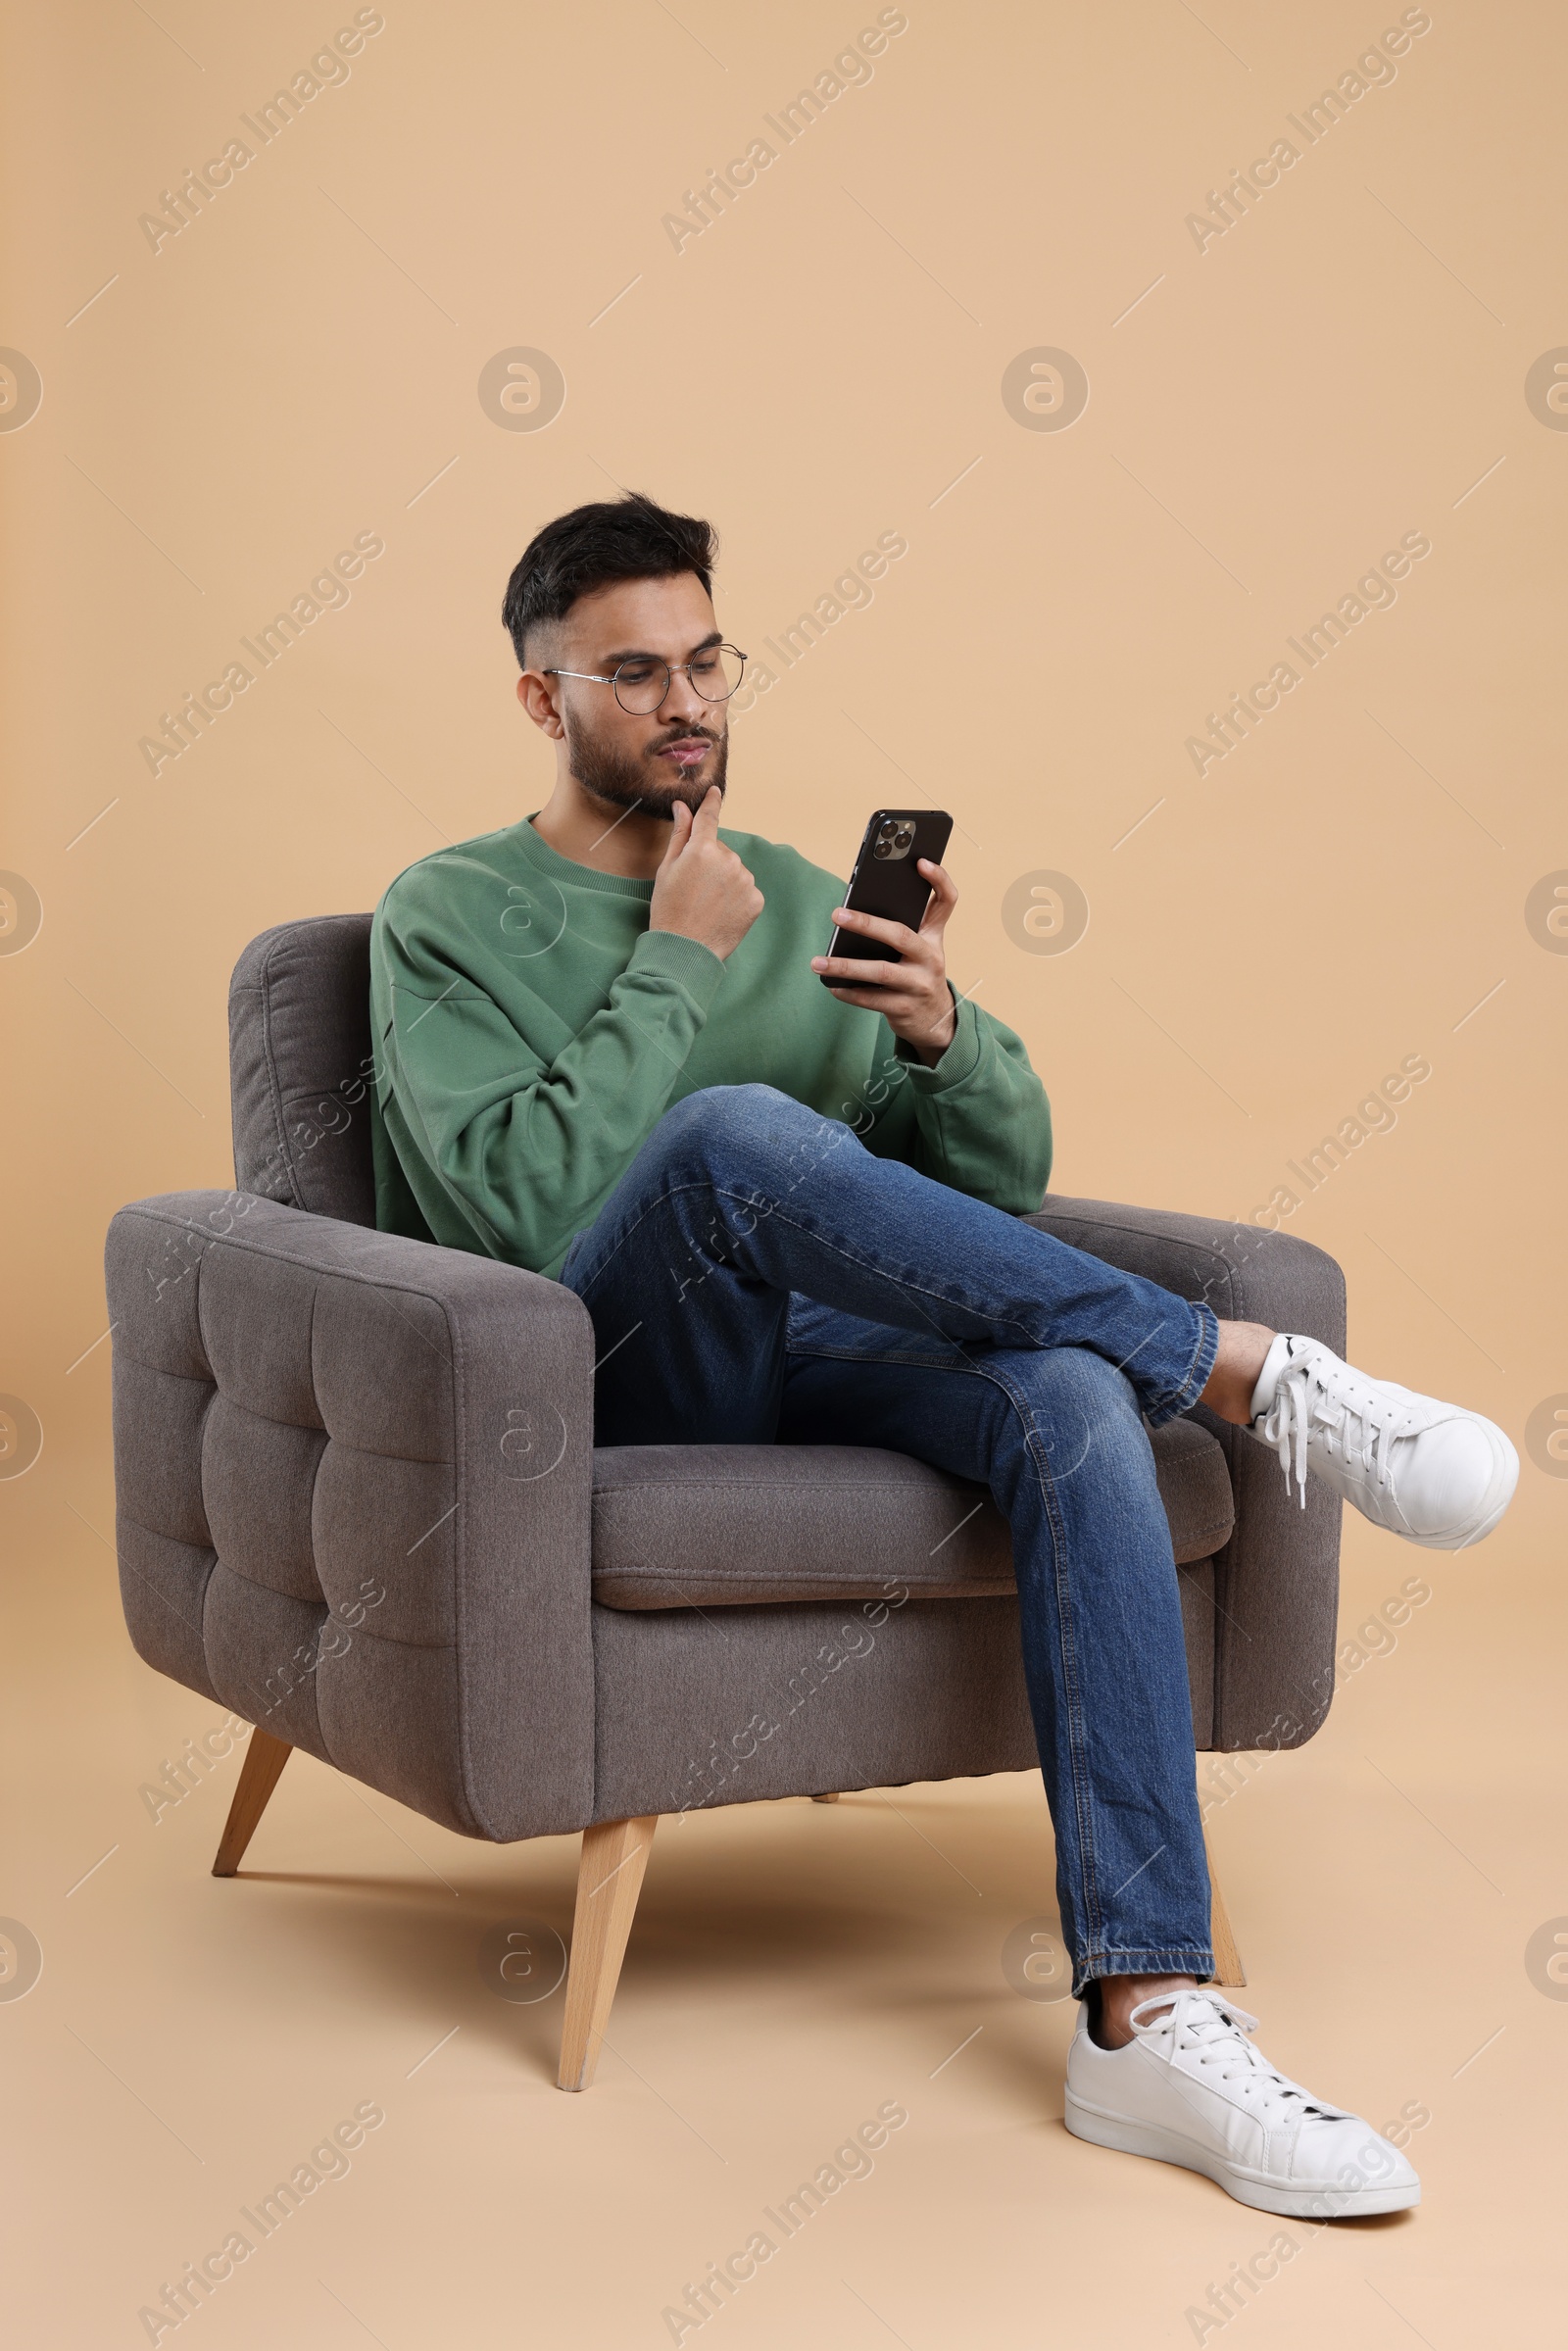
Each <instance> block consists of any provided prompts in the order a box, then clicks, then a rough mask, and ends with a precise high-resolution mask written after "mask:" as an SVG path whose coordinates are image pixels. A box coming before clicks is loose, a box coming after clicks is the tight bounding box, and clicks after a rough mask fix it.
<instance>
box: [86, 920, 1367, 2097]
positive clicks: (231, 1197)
mask: <svg viewBox="0 0 1568 2351" xmlns="http://www.w3.org/2000/svg"><path fill="white" fill-rule="evenodd" d="M368 942H369V917H368V916H367V915H342V916H328V917H323V918H319V919H316V920H312V921H301V922H293V923H287V924H284V925H282V926H280V927H279V928H278V929H275V930H272V931H269V932H267V933H265V934H264V935H263V936H262V937H261V938H260V939H258V940H256V941H255V942H254V943H253V944H252V945H251V946H250V947H249V948H248V949H247V950H246V951H245V954H244V955H242V957H241V958H240V961H239V964H238V967H237V968H236V971H235V974H234V980H233V986H232V990H231V994H230V1007H229V1008H230V1061H231V1078H232V1091H233V1110H234V1157H235V1181H236V1189H235V1190H234V1191H233V1192H231V1193H221V1192H183V1193H172V1194H168V1195H165V1196H163V1197H162V1198H158V1199H153V1200H141V1201H138V1202H136V1203H134V1204H133V1205H131V1206H128V1207H126V1208H123V1209H122V1210H121V1211H120V1213H119V1214H118V1215H117V1216H116V1217H115V1219H114V1222H113V1224H112V1226H111V1228H110V1233H109V1239H108V1246H107V1252H106V1278H107V1288H108V1296H109V1308H110V1319H111V1321H112V1323H113V1325H114V1343H113V1344H114V1420H115V1476H116V1488H117V1516H118V1540H119V1551H120V1561H121V1581H122V1590H123V1599H124V1607H125V1615H126V1622H127V1625H128V1627H129V1631H130V1635H131V1639H132V1641H134V1643H135V1646H136V1648H137V1650H138V1652H139V1653H140V1655H141V1656H142V1657H143V1658H145V1659H146V1660H147V1662H148V1663H149V1664H151V1665H153V1666H154V1667H156V1668H157V1669H158V1670H159V1671H160V1672H163V1673H166V1674H169V1675H170V1676H172V1678H173V1679H174V1680H175V1681H177V1682H180V1683H182V1684H184V1685H185V1686H186V1687H187V1688H189V1689H192V1690H200V1691H202V1692H203V1693H204V1694H205V1695H206V1696H208V1697H210V1698H212V1699H214V1700H215V1701H216V1702H218V1703H220V1704H221V1705H223V1706H226V1707H228V1708H230V1709H232V1710H233V1711H234V1712H235V1713H237V1714H239V1715H240V1716H241V1717H243V1718H244V1719H245V1720H247V1721H249V1722H251V1723H253V1724H254V1725H255V1726H256V1728H255V1730H254V1732H253V1734H252V1738H251V1740H250V1743H249V1747H248V1751H247V1755H246V1760H245V1765H244V1769H243V1772H242V1775H241V1780H240V1785H239V1788H238V1789H237V1791H236V1794H235V1798H234V1808H233V1811H232V1813H231V1816H230V1820H229V1824H228V1828H227V1829H226V1830H225V1833H224V1839H223V1844H222V1846H221V1849H220V1854H219V1859H218V1862H217V1864H216V1870H217V1874H219V1875H221V1876H230V1875H232V1874H233V1873H234V1871H235V1870H236V1869H237V1867H238V1862H239V1859H240V1857H241V1855H242V1854H243V1852H244V1850H245V1846H246V1844H247V1842H248V1841H249V1838H250V1836H251V1835H252V1833H253V1832H254V1829H255V1827H256V1823H257V1821H258V1820H259V1819H260V1816H261V1812H262V1810H263V1808H264V1806H265V1804H266V1802H267V1799H268V1797H269V1795H270V1792H271V1789H272V1787H273V1786H274V1785H275V1783H276V1780H277V1777H278V1774H279V1772H280V1771H281V1769H282V1766H283V1764H284V1763H285V1762H286V1760H287V1758H288V1755H289V1754H290V1752H291V1751H292V1750H293V1749H294V1748H295V1747H302V1748H304V1749H305V1750H306V1751H307V1752H308V1753H310V1754H313V1755H316V1756H317V1757H319V1759H320V1760H321V1761H322V1762H324V1763H328V1764H330V1765H332V1766H333V1767H334V1768H335V1769H337V1770H340V1771H343V1772H347V1773H348V1774H350V1775H351V1776H352V1777H354V1778H356V1779H358V1780H361V1781H363V1782H364V1783H365V1784H366V1785H367V1786H368V1787H370V1788H377V1789H379V1790H381V1791H382V1792H383V1793H384V1794H386V1795H389V1796H392V1797H395V1798H396V1799H397V1800H398V1801H399V1802H401V1803H405V1804H408V1805H410V1806H411V1807H413V1808H414V1809H415V1810H417V1811H419V1812H422V1813H424V1814H425V1815H426V1816H427V1817H428V1818H429V1819H431V1820H434V1821H438V1822H440V1823H441V1824H442V1825H443V1826H444V1827H446V1828H449V1829H453V1830H456V1831H458V1832H459V1833H461V1834H463V1835H466V1836H470V1837H485V1838H488V1839H492V1840H495V1841H501V1842H506V1841H512V1840H515V1839H519V1838H523V1837H539V1836H548V1835H559V1834H561V1833H562V1832H564V1831H572V1830H582V1831H584V1833H585V1836H584V1851H583V1863H582V1870H581V1876H580V1881H579V1888H578V1905H577V1920H576V1927H575V1930H574V1935H573V1944H572V1960H571V1968H570V1973H569V1975H568V1980H567V1998H566V2020H565V2033H564V2047H563V2059H562V2076H561V2079H562V2083H563V2086H564V2087H586V2086H587V2083H588V2082H589V2081H590V2080H591V2078H592V2072H593V2066H594V2062H595V2058H596V2055H597V2049H598V2045H599V2039H600V2036H601V2034H602V2033H603V2030H604V2027H605V2024H606V2021H607V2018H608V2013H609V2005H610V2000H611V1998H612V1997H613V1989H614V1984H615V1979H616V1976H617V1974H618V1969H619V1965H620V1958H621V1954H622V1952H623V1950H624V1947H625V1942H626V1937H627V1934H628V1933H629V1930H630V1925H631V1919H632V1914H633V1911H634V1908H635V1903H636V1897H637V1891H638V1888H639V1886H640V1884H641V1879H642V1874H643V1868H644V1865H645V1862H646V1858H647V1852H648V1848H649V1845H650V1843H651V1840H652V1836H653V1830H654V1826H655V1824H656V1822H657V1819H658V1817H659V1815H660V1814H662V1813H670V1812H679V1811H682V1810H685V1809H689V1808H691V1807H692V1806H694V1805H712V1804H721V1803H741V1802H752V1801H757V1800H759V1799H762V1798H777V1797H784V1796H799V1795H814V1796H820V1797H830V1796H834V1795H837V1794H838V1793H839V1792H840V1791H841V1790H845V1789H852V1788H872V1787H886V1786H893V1785H897V1784H901V1783H905V1782H909V1781H915V1780H938V1779H948V1778H954V1777H958V1776H971V1775H979V1774H985V1773H990V1772H1000V1771H1019V1770H1025V1769H1030V1768H1036V1755H1035V1745H1034V1738H1033V1732H1032V1728H1031V1723H1030V1717H1029V1709H1028V1703H1027V1698H1026V1695H1025V1690H1024V1682H1023V1673H1022V1667H1021V1663H1020V1660H1019V1653H1018V1630H1017V1603H1016V1597H1015V1593H1014V1585H1013V1577H1012V1567H1011V1560H1010V1554H1009V1548H1008V1541H1007V1531H1006V1527H1005V1523H1004V1521H1003V1520H1002V1518H1001V1517H1000V1515H999V1514H998V1512H997V1510H996V1508H995V1506H994V1504H993V1503H992V1502H991V1500H990V1498H989V1496H988V1495H987V1494H985V1492H984V1490H983V1489H981V1488H978V1487H970V1486H967V1485H965V1484H963V1483H962V1482H960V1481H957V1480H955V1479H951V1478H948V1477H945V1476H944V1475H942V1474H941V1473H940V1472H938V1471H936V1470H933V1469H930V1468H928V1467H926V1466H925V1465H924V1464H922V1463H919V1462H916V1461H913V1460H911V1459H909V1458H907V1456H905V1455H902V1454H898V1453H892V1452H887V1451H883V1450H880V1449H877V1448H873V1447H868V1446H856V1445H845V1446H824V1445H800V1446H795V1445H686V1446H659V1445H625V1446H613V1447H599V1448H596V1447H595V1445H594V1443H593V1360H594V1349H593V1333H592V1327H591V1324H590V1322H589V1318H588V1315H587V1312H586V1310H585V1308H584V1307H583V1306H582V1304H581V1303H580V1301H579V1300H578V1299H577V1298H575V1297H574V1296H573V1294H572V1293H571V1292H569V1291H568V1290H566V1289H564V1288H563V1287H562V1285H561V1284H559V1283H556V1282H552V1281H548V1280H546V1279H545V1278H544V1277H542V1276H540V1275H538V1274H533V1273H528V1272H524V1271H522V1270H521V1269H520V1268H518V1267H515V1266H510V1265H502V1264H497V1263H494V1262H492V1261H491V1260H489V1259H487V1258H483V1257H479V1256H476V1255H470V1254H468V1253H466V1252H464V1251H459V1250H453V1249H440V1248H437V1247H435V1246H434V1245H432V1244H430V1243H426V1242H419V1241H412V1240H406V1239H403V1238H401V1237H398V1236H395V1235H391V1234H382V1233H378V1232H376V1231H375V1229H374V1208H373V1186H372V1180H371V1171H370V1151H369V1138H368V1119H367V1114H366V1106H367V1101H368V1086H369V1084H370V1083H371V1082H372V1079H373V1057H372V1051H371V1040H370V1036H369V1031H368V985H369V975H368ZM1030 1221H1032V1222H1035V1223H1038V1224H1040V1225H1041V1226H1043V1227H1044V1228H1046V1229H1047V1230H1049V1231H1052V1232H1054V1233H1058V1234H1060V1235H1061V1237H1062V1238H1063V1239H1065V1240H1068V1241H1071V1242H1073V1243H1074V1244H1075V1245H1076V1246H1078V1247H1079V1248H1083V1249H1090V1250H1092V1251H1093V1252H1094V1253H1096V1254H1098V1255H1101V1256H1103V1257H1104V1258H1106V1259H1107V1260H1109V1261H1111V1262H1113V1263H1118V1264H1124V1265H1127V1266H1130V1267H1132V1268H1133V1269H1134V1270H1136V1271H1138V1272H1140V1273H1144V1274H1147V1275H1149V1276H1151V1278H1152V1279H1154V1280H1157V1281H1160V1282H1162V1283H1164V1284H1165V1285H1166V1286H1167V1287H1168V1288H1170V1289H1173V1290H1176V1291H1179V1292H1181V1293H1182V1294H1183V1295H1185V1296H1187V1297H1191V1298H1198V1297H1204V1298H1207V1299H1208V1300H1209V1302H1210V1303H1211V1304H1212V1305H1213V1306H1214V1308H1215V1310H1216V1311H1217V1312H1219V1313H1220V1314H1222V1315H1229V1316H1236V1317H1241V1318H1245V1319H1250V1320H1259V1321H1271V1322H1273V1323H1274V1324H1276V1325H1277V1326H1284V1327H1288V1328H1291V1329H1295V1330H1300V1331H1307V1332H1310V1333H1312V1334H1313V1335H1314V1336H1317V1337H1320V1338H1322V1339H1325V1340H1326V1341H1327V1342H1328V1343H1329V1344H1330V1345H1331V1346H1333V1347H1343V1345H1344V1311H1345V1303H1344V1286H1343V1282H1342V1279H1341V1276H1340V1272H1339V1268H1338V1267H1337V1266H1336V1265H1335V1264H1334V1262H1333V1260H1332V1259H1331V1258H1328V1257H1326V1256H1325V1255H1323V1253H1322V1252H1321V1251H1319V1250H1317V1249H1312V1248H1310V1247H1309V1246H1307V1245H1306V1244H1304V1243H1302V1242H1299V1241H1297V1240H1294V1239H1291V1238H1288V1237H1284V1236H1278V1235H1264V1234H1261V1233H1258V1232H1255V1231H1252V1230H1250V1229H1238V1228H1236V1227H1232V1226H1226V1225H1223V1224H1219V1223H1215V1222H1213V1221H1210V1220H1208V1219H1204V1218H1200V1217H1193V1216H1181V1215H1172V1214H1161V1213H1158V1212H1154V1211H1151V1210H1147V1209H1137V1208H1124V1207H1116V1206H1112V1205H1108V1204H1106V1203H1103V1202H1098V1201H1088V1200H1049V1201H1048V1203H1047V1205H1046V1207H1045V1208H1044V1209H1043V1210H1042V1211H1041V1212H1040V1214H1039V1215H1038V1216H1036V1217H1035V1218H1033V1219H1031V1220H1030ZM1153 1446H1154V1456H1155V1464H1156V1469H1157V1473H1158V1480H1159V1490H1160V1494H1161V1496H1162V1498H1163V1500H1164V1503H1165V1508H1166V1514H1167V1517H1168V1518H1169V1521H1170V1526H1171V1533H1172V1539H1173V1544H1174V1548H1175V1555H1176V1559H1177V1562H1178V1570H1179V1575H1180V1589H1181V1596H1182V1609H1183V1620H1184V1627H1185V1632H1186V1641H1187V1652H1188V1668H1189V1681H1190V1686H1191V1690H1192V1699H1193V1718H1194V1723H1195V1726H1196V1736H1197V1739H1198V1742H1199V1744H1200V1745H1201V1746H1213V1747H1226V1748H1233V1747H1250V1746H1260V1745H1275V1746H1278V1745H1292V1744H1297V1743H1299V1741H1300V1740H1301V1739H1305V1738H1307V1737H1309V1736H1310V1735H1311V1733H1312V1732H1313V1731H1314V1730H1315V1729H1316V1728H1317V1727H1318V1724H1319V1723H1320V1722H1321V1720H1322V1717H1323V1715H1324V1713H1325V1712H1326V1710H1327V1704H1328V1697H1329V1693H1330V1691H1331V1690H1332V1683H1333V1671H1332V1666H1333V1639H1334V1625H1335V1606H1336V1597H1337V1567H1338V1550H1339V1510H1338V1504H1337V1503H1335V1502H1334V1501H1333V1500H1332V1497H1329V1496H1327V1495H1326V1494H1324V1493H1323V1491H1322V1490H1321V1489H1320V1488H1316V1487H1314V1488H1312V1489H1309V1493H1308V1507H1307V1509H1306V1510H1305V1511H1304V1512H1302V1511H1300V1510H1299V1509H1297V1508H1296V1507H1294V1506H1293V1504H1292V1503H1291V1500H1290V1498H1289V1497H1288V1496H1287V1495H1286V1494H1285V1493H1284V1490H1283V1482H1282V1481H1281V1479H1280V1477H1279V1472H1278V1467H1277V1464H1276V1463H1275V1462H1274V1460H1273V1458H1272V1456H1271V1455H1269V1454H1268V1453H1266V1452H1265V1451H1264V1450H1263V1449H1262V1448H1261V1447H1258V1446H1254V1445H1250V1444H1248V1443H1247V1442H1245V1440H1240V1439H1239V1433H1238V1432H1236V1431H1234V1430H1231V1429H1229V1428H1227V1427H1226V1426H1225V1425H1224V1424H1222V1423H1220V1422H1217V1421H1214V1420H1212V1419H1211V1418H1210V1417H1209V1416H1208V1415H1206V1414H1203V1413H1201V1412H1200V1413H1195V1414H1193V1415H1190V1416H1188V1417H1187V1418H1186V1419H1183V1420H1180V1421H1175V1422H1172V1423H1170V1424H1168V1425H1167V1426H1166V1427H1165V1428H1163V1429H1161V1430H1159V1431H1158V1432H1157V1433H1156V1434H1155V1436H1154V1439H1153ZM761 1725H766V1726H769V1727H768V1728H767V1729H766V1730H765V1732H764V1731H762V1730H760V1726H761ZM1216 1950H1217V1952H1218V1953H1220V1954H1222V1955H1223V1962H1224V1964H1223V1965H1222V1974H1224V1975H1225V1978H1226V1980H1227V1981H1234V1980H1239V1975H1240V1971H1239V1965H1238V1963H1237V1962H1236V1959H1235V1955H1234V1949H1233V1946H1231V1944H1230V1940H1229V1931H1228V1927H1226V1926H1225V1924H1224V1921H1223V1911H1222V1907H1218V1906H1217V1908H1216Z"/></svg>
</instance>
